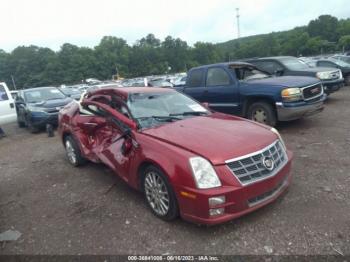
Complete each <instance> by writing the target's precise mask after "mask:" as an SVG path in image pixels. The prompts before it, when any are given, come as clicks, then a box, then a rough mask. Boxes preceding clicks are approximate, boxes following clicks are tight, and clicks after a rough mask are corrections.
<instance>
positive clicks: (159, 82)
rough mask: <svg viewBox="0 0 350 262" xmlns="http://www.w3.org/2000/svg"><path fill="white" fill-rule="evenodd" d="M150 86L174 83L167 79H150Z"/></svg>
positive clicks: (169, 85)
mask: <svg viewBox="0 0 350 262" xmlns="http://www.w3.org/2000/svg"><path fill="white" fill-rule="evenodd" d="M148 86H150V87H173V86H174V85H173V84H172V83H170V82H169V81H167V80H163V79H151V80H149V81H148Z"/></svg>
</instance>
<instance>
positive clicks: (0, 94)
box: [0, 85, 9, 101]
mask: <svg viewBox="0 0 350 262" xmlns="http://www.w3.org/2000/svg"><path fill="white" fill-rule="evenodd" d="M6 100H9V97H8V95H7V93H6V90H5V87H4V86H3V85H0V101H6Z"/></svg>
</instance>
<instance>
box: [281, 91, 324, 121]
mask: <svg viewBox="0 0 350 262" xmlns="http://www.w3.org/2000/svg"><path fill="white" fill-rule="evenodd" d="M326 98H327V96H326V95H323V96H322V97H321V98H320V99H319V100H317V101H315V102H296V103H288V104H286V103H282V102H276V108H277V118H278V120H279V121H291V120H296V119H299V118H302V117H305V116H310V115H314V114H317V113H320V112H322V111H323V109H324V105H323V102H324V101H325V100H326Z"/></svg>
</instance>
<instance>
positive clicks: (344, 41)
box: [0, 15, 350, 89]
mask: <svg viewBox="0 0 350 262" xmlns="http://www.w3.org/2000/svg"><path fill="white" fill-rule="evenodd" d="M349 49H350V19H340V20H338V19H337V18H336V17H333V16H330V15H322V16H320V17H318V18H317V19H315V20H312V21H310V23H309V24H308V25H307V26H303V27H296V28H294V29H292V30H288V31H283V32H272V33H270V34H264V35H256V36H250V37H244V38H240V39H235V40H231V41H228V42H225V43H219V44H212V43H206V42H197V43H195V44H194V45H193V46H190V45H188V44H187V42H186V41H184V40H181V39H180V38H173V37H171V36H167V37H166V38H165V39H164V40H163V41H161V40H160V39H158V38H156V37H155V36H154V35H153V34H149V35H147V36H146V37H143V38H142V39H140V40H138V41H136V43H135V44H133V45H129V44H128V43H127V42H126V41H125V40H124V39H122V38H118V37H115V36H105V37H103V38H102V39H101V41H100V43H99V44H98V45H97V46H95V47H94V48H89V47H79V46H76V45H72V44H69V43H65V44H63V45H62V46H61V48H60V50H58V51H56V52H55V51H53V50H51V49H49V48H43V47H38V46H33V45H31V46H19V47H17V48H15V49H14V50H13V51H12V52H10V53H7V52H5V51H3V50H1V49H0V81H5V82H6V83H7V84H8V85H9V86H10V88H11V89H14V87H13V84H12V83H13V81H12V79H13V80H14V82H15V84H16V86H17V88H28V87H35V86H48V85H60V84H74V83H81V81H82V80H83V79H86V78H92V77H93V78H98V79H111V77H112V75H114V74H116V73H118V74H119V75H120V76H121V77H124V78H129V77H137V76H145V75H157V74H165V73H175V72H184V71H187V70H188V69H190V68H191V67H194V66H198V65H203V64H210V63H216V62H224V61H232V60H237V59H242V58H250V57H262V56H272V55H293V56H301V55H303V56H307V55H317V54H320V53H330V52H335V51H339V50H349Z"/></svg>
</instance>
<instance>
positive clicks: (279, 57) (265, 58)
mask: <svg viewBox="0 0 350 262" xmlns="http://www.w3.org/2000/svg"><path fill="white" fill-rule="evenodd" d="M284 58H297V57H294V56H268V57H257V58H248V59H246V61H258V60H267V59H273V60H280V59H284Z"/></svg>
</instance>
